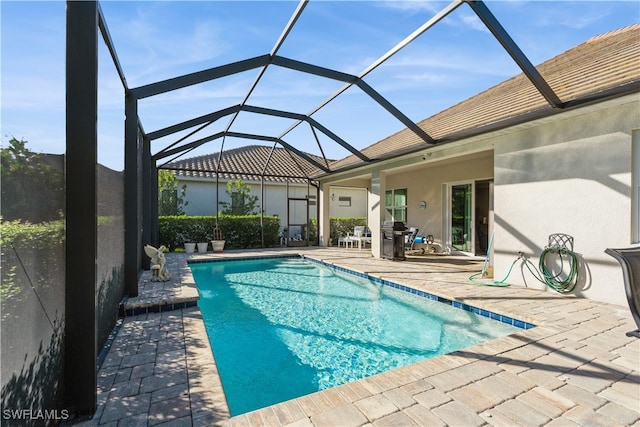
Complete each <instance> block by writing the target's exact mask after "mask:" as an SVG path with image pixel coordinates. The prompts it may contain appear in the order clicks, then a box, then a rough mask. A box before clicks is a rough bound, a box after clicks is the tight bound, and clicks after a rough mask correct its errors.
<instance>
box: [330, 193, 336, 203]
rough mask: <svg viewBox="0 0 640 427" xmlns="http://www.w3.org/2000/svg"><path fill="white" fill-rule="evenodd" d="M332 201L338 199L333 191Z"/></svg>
mask: <svg viewBox="0 0 640 427" xmlns="http://www.w3.org/2000/svg"><path fill="white" fill-rule="evenodd" d="M331 201H333V202H335V201H336V193H333V194H332V195H331Z"/></svg>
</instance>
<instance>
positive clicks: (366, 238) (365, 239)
mask: <svg viewBox="0 0 640 427" xmlns="http://www.w3.org/2000/svg"><path fill="white" fill-rule="evenodd" d="M345 239H346V242H345V245H346V246H347V247H349V243H350V244H351V247H353V245H354V244H358V250H362V246H363V245H364V246H366V245H367V243H369V245H371V231H370V230H369V227H367V226H366V225H357V226H355V227H354V228H353V234H351V233H347V236H346V238H345ZM338 246H340V241H338Z"/></svg>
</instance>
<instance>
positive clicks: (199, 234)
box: [158, 215, 280, 251]
mask: <svg viewBox="0 0 640 427" xmlns="http://www.w3.org/2000/svg"><path fill="white" fill-rule="evenodd" d="M158 223H159V234H160V242H159V243H160V244H161V245H164V246H166V247H167V248H169V249H170V250H172V251H173V250H176V249H178V248H182V247H183V246H184V244H185V243H187V242H192V243H198V242H209V241H210V240H212V239H213V229H214V228H215V226H216V217H215V216H161V217H158ZM263 224H264V247H266V248H270V247H274V246H278V245H279V244H280V239H279V237H278V231H279V229H280V219H279V218H278V217H277V216H265V217H264V221H263ZM218 228H220V230H222V234H223V237H224V240H226V243H225V249H251V248H261V247H262V232H261V227H260V215H240V216H232V215H220V216H219V217H218Z"/></svg>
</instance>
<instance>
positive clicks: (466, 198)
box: [449, 183, 474, 253]
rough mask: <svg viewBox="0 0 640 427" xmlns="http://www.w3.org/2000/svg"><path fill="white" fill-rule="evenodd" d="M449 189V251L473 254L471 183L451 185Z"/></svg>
mask: <svg viewBox="0 0 640 427" xmlns="http://www.w3.org/2000/svg"><path fill="white" fill-rule="evenodd" d="M450 189H451V192H450V195H451V197H450V199H449V200H450V201H451V205H450V210H449V215H450V221H451V222H450V230H451V249H452V250H453V251H458V252H467V253H473V252H474V239H473V183H464V184H453V185H451V186H450Z"/></svg>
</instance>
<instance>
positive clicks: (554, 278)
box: [469, 235, 578, 294]
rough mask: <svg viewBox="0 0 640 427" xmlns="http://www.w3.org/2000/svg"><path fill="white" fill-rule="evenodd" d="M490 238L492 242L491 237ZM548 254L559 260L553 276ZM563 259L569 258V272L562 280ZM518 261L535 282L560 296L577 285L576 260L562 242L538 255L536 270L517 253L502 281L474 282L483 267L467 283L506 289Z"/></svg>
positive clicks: (522, 254)
mask: <svg viewBox="0 0 640 427" xmlns="http://www.w3.org/2000/svg"><path fill="white" fill-rule="evenodd" d="M557 236H558V235H551V236H549V242H550V243H551V242H552V239H553V238H557ZM560 236H566V235H560ZM491 237H492V240H493V235H492V236H491ZM566 237H567V238H570V239H571V240H570V241H569V240H567V242H568V243H569V244H570V245H571V246H572V247H573V238H572V237H570V236H566ZM549 254H557V255H558V258H560V268H559V271H558V273H555V274H554V273H553V272H552V271H551V270H550V269H549V268H548V267H547V262H546V258H547V255H549ZM488 256H489V251H487V260H488ZM565 258H569V272H568V274H567V276H566V277H565V278H562V277H561V276H562V273H563V272H564V264H565V262H566V261H565ZM487 260H485V266H486V263H487ZM519 260H522V262H523V263H524V265H525V266H526V267H527V269H528V270H529V272H530V273H531V274H532V275H533V277H535V278H536V280H538V281H539V282H541V283H544V284H545V285H547V286H548V287H550V288H551V289H553V290H554V291H556V292H559V293H561V294H568V293H569V292H571V291H573V289H574V288H575V287H576V284H577V283H578V258H577V256H576V254H575V253H574V252H573V251H572V250H571V249H569V248H568V247H567V245H566V244H565V243H563V242H561V244H554V245H552V244H549V245H548V246H546V247H545V248H544V249H543V251H542V253H541V254H540V262H539V264H538V269H536V268H535V266H534V265H533V264H532V263H531V261H529V260H528V259H527V258H526V257H525V255H524V253H523V252H519V254H518V257H517V258H516V259H515V260H514V261H513V262H512V263H511V266H510V267H509V271H508V272H507V275H506V276H505V277H504V278H503V279H502V280H497V281H493V282H484V281H482V282H481V281H478V280H475V278H476V277H477V276H479V275H483V276H484V273H485V267H483V268H482V271H481V272H480V273H475V274H472V275H471V276H469V281H470V282H471V283H475V284H478V285H483V286H499V287H507V286H509V284H508V283H506V281H507V278H508V277H509V275H510V274H511V271H512V270H513V266H514V265H515V264H516V262H518V261H519ZM525 286H526V284H525Z"/></svg>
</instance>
